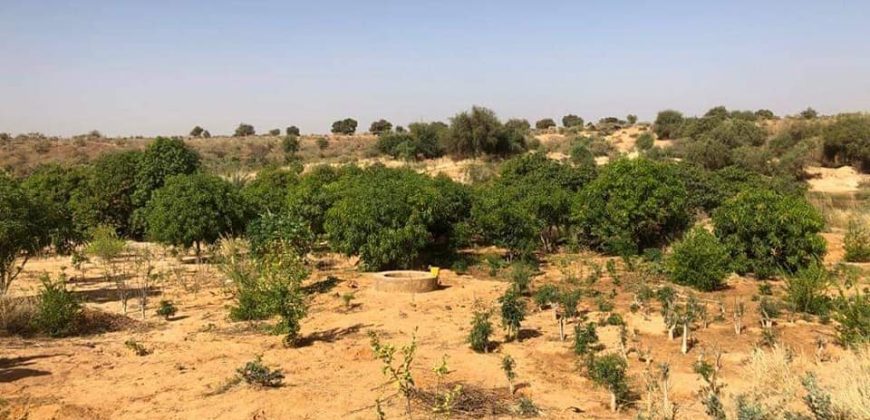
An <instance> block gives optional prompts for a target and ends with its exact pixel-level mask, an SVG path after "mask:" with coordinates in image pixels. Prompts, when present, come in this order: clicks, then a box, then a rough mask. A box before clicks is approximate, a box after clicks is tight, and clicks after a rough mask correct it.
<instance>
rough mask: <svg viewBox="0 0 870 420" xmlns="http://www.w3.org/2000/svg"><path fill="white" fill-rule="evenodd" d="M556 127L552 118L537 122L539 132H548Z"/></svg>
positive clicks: (536, 126)
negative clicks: (547, 130)
mask: <svg viewBox="0 0 870 420" xmlns="http://www.w3.org/2000/svg"><path fill="white" fill-rule="evenodd" d="M555 126H556V122H555V121H553V119H552V118H544V119H541V120H538V121H536V122H535V128H536V129H538V130H546V129H548V128H551V127H555Z"/></svg>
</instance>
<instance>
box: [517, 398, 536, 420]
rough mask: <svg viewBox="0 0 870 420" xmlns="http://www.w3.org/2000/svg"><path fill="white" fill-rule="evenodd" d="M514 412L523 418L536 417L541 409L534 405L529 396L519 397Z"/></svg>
mask: <svg viewBox="0 0 870 420" xmlns="http://www.w3.org/2000/svg"><path fill="white" fill-rule="evenodd" d="M515 411H516V414H517V415H518V416H520V417H523V418H529V417H538V416H539V415H540V414H541V409H540V408H538V406H537V405H535V402H534V401H532V399H531V398H529V397H525V396H523V397H520V399H519V401H517V406H516V408H515Z"/></svg>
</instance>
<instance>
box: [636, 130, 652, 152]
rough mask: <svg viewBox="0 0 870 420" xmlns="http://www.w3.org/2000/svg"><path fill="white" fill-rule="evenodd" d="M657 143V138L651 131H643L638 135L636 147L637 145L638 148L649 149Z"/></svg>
mask: <svg viewBox="0 0 870 420" xmlns="http://www.w3.org/2000/svg"><path fill="white" fill-rule="evenodd" d="M654 144H655V139H654V138H653V135H652V134H651V133H648V132H647V133H642V134H641V135H639V136H638V137H637V140H636V141H635V143H634V147H637V149H638V150H649V149H651V148H652V147H653V145H654Z"/></svg>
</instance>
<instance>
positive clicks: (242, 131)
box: [233, 123, 256, 137]
mask: <svg viewBox="0 0 870 420" xmlns="http://www.w3.org/2000/svg"><path fill="white" fill-rule="evenodd" d="M254 134H256V132H255V131H254V126H253V125H250V124H245V123H239V126H238V127H236V131H235V133H233V137H247V136H253V135H254Z"/></svg>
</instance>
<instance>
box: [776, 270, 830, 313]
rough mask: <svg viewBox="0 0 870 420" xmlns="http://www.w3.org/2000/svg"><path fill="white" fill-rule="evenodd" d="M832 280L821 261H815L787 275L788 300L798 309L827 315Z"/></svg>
mask: <svg viewBox="0 0 870 420" xmlns="http://www.w3.org/2000/svg"><path fill="white" fill-rule="evenodd" d="M831 283H832V281H831V276H830V273H829V272H828V270H827V269H826V268H825V266H824V265H823V264H822V263H821V262H818V261H816V262H813V263H811V264H810V265H808V266H807V267H805V268H801V269H800V270H798V271H797V272H796V273H794V274H792V275H789V276H786V288H785V290H786V293H787V296H786V301H787V302H789V303H790V304H791V305H792V306H793V307H794V308H795V309H796V310H797V311H799V312H804V313H809V314H814V315H826V314H827V313H828V311H829V310H830V306H831V305H830V298H829V297H828V294H827V293H828V288H829V287H830V285H831Z"/></svg>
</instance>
